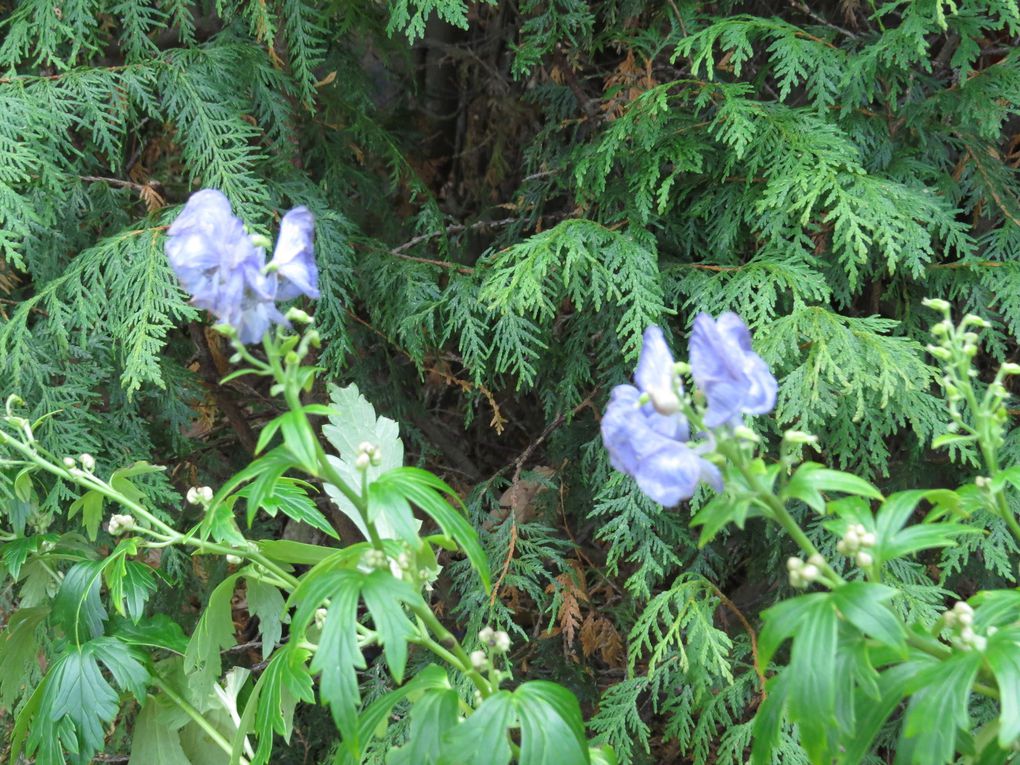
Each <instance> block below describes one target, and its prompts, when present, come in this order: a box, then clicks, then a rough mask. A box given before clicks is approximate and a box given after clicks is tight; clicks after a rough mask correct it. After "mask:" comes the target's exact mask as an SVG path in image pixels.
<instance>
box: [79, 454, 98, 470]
mask: <svg viewBox="0 0 1020 765" xmlns="http://www.w3.org/2000/svg"><path fill="white" fill-rule="evenodd" d="M78 459H80V460H81V466H82V467H83V468H85V469H86V470H87V471H88V472H90V473H91V472H92V471H93V470H95V469H96V458H95V457H93V456H92V455H91V454H83V455H81V457H79V458H78Z"/></svg>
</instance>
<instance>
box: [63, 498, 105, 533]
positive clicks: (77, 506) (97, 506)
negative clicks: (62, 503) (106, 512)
mask: <svg viewBox="0 0 1020 765" xmlns="http://www.w3.org/2000/svg"><path fill="white" fill-rule="evenodd" d="M105 502H106V497H104V496H103V495H102V494H100V493H99V492H98V491H87V492H85V493H84V494H82V495H81V496H80V497H78V499H76V500H75V501H74V502H72V503H71V506H70V507H68V508H67V517H68V518H74V516H76V515H77V514H78V513H79V512H80V513H81V522H82V524H83V525H84V526H85V531H86V533H87V534H88V535H89V539H91V540H92V541H93V542H94V541H95V539H96V534H97V533H98V532H99V524H100V523H102V520H103V504H104V503H105Z"/></svg>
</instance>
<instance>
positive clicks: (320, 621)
mask: <svg viewBox="0 0 1020 765" xmlns="http://www.w3.org/2000/svg"><path fill="white" fill-rule="evenodd" d="M327 613H329V612H328V611H326V609H325V608H316V609H315V626H316V627H318V628H319V629H320V630H321V629H322V628H323V626H324V625H325V624H326V615H327Z"/></svg>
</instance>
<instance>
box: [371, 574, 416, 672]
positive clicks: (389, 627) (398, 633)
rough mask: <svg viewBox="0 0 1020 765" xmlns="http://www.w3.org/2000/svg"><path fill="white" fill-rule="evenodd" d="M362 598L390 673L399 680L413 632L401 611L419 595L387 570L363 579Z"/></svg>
mask: <svg viewBox="0 0 1020 765" xmlns="http://www.w3.org/2000/svg"><path fill="white" fill-rule="evenodd" d="M361 597H363V598H364V599H365V605H366V606H368V610H369V613H371V614H372V622H373V623H374V624H375V629H376V631H377V632H378V633H379V640H380V641H381V642H382V646H383V654H384V655H385V657H386V664H387V666H389V668H390V674H392V675H393V679H394V680H396V681H397V682H398V683H400V682H403V679H404V668H405V667H406V666H407V640H408V638H410V637H411V636H412V635H414V632H415V629H414V625H413V624H412V623H411V620H410V619H408V618H407V614H405V613H404V609H403V605H402V604H404V603H412V602H415V601H420V600H421V596H420V595H419V594H418V593H417V592H415V590H414V588H413V587H412V586H411V585H410V584H408V583H407V582H405V581H403V580H402V579H397V578H396V577H394V576H393V575H392V574H391V573H390V572H389V571H388V570H387V571H373V572H372V573H371V574H369V575H368V576H366V577H365V578H364V583H363V584H362V587H361Z"/></svg>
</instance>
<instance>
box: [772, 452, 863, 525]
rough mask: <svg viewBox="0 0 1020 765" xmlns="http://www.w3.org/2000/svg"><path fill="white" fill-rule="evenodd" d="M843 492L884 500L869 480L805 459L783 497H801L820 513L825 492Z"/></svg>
mask: <svg viewBox="0 0 1020 765" xmlns="http://www.w3.org/2000/svg"><path fill="white" fill-rule="evenodd" d="M833 491H835V492H840V493H841V494H853V495H856V496H861V497H869V498H871V499H882V493H881V492H880V491H879V490H878V489H876V488H875V487H874V486H872V485H871V484H870V483H868V482H867V481H865V480H864V479H863V478H860V477H858V476H855V475H851V474H850V473H844V472H842V471H840V470H830V469H829V468H826V467H823V466H822V465H819V464H818V463H816V462H805V463H804V464H803V465H801V466H800V467H799V468H797V472H796V473H794V474H793V477H792V478H790V481H789V483H787V484H786V487H785V488H784V489H783V494H782V496H783V498H784V499H799V500H800V501H801V502H803V503H804V504H806V505H807V506H808V507H810V508H811V509H812V510H814V511H815V512H817V513H824V512H825V503H826V500H825V497H823V496H822V492H833Z"/></svg>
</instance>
